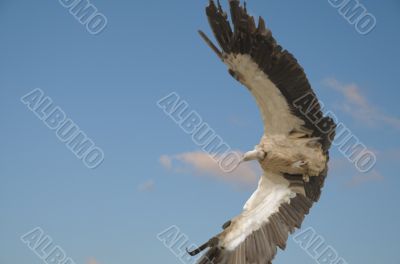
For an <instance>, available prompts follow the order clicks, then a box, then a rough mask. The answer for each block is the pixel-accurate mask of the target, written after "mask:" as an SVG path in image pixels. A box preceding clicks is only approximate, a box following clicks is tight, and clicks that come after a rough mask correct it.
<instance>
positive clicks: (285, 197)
mask: <svg viewBox="0 0 400 264" xmlns="http://www.w3.org/2000/svg"><path fill="white" fill-rule="evenodd" d="M229 3H230V9H231V18H232V24H233V30H232V27H231V24H230V22H229V21H228V15H227V14H226V13H225V12H224V11H223V10H222V7H221V5H220V4H219V2H218V5H215V3H214V1H213V0H210V5H209V6H208V7H207V9H206V11H207V16H208V19H209V23H210V25H211V28H212V31H213V33H214V36H215V38H216V39H217V41H218V43H219V46H220V48H221V49H222V50H220V49H219V48H218V47H216V46H215V45H214V44H213V43H212V42H211V41H210V39H209V38H208V37H207V36H206V35H205V34H204V33H203V32H200V34H201V36H202V37H203V39H204V40H205V41H206V42H207V44H208V45H209V46H210V47H211V48H212V50H213V51H214V52H215V53H216V54H217V56H218V57H219V58H220V59H221V60H222V61H223V62H224V63H225V64H226V65H227V66H228V68H229V73H230V74H231V75H232V76H233V77H234V78H236V79H237V80H238V81H239V82H241V83H242V84H243V85H245V86H246V87H247V88H248V90H249V91H250V92H251V94H252V95H253V96H254V98H255V100H256V102H257V104H258V106H259V108H260V111H261V114H262V118H263V121H264V134H265V136H266V137H268V136H273V135H284V136H285V135H286V136H289V135H291V134H298V135H299V137H309V138H317V139H318V140H319V142H320V143H321V147H322V149H323V150H324V152H325V153H326V155H327V156H328V150H329V148H330V146H331V142H332V140H333V138H334V136H335V127H336V124H335V123H334V121H333V120H332V119H331V118H329V117H324V115H323V113H322V111H321V106H320V104H319V102H318V99H317V98H316V95H315V93H314V92H313V91H312V89H311V86H310V84H309V82H308V80H307V77H306V75H305V73H304V70H303V68H302V67H301V66H300V65H299V64H298V62H297V61H296V59H295V58H294V57H293V56H292V55H291V54H290V53H289V52H288V51H286V50H284V49H282V47H281V46H279V45H278V44H277V43H276V41H275V39H274V38H273V37H272V34H271V31H270V30H268V29H267V28H266V27H265V22H264V20H263V19H262V18H260V19H259V23H258V25H256V23H255V20H254V18H253V17H251V16H250V15H248V13H247V10H246V7H241V6H240V2H239V1H238V0H229ZM326 174H327V168H326V169H325V171H324V172H322V173H321V175H320V176H318V177H312V178H311V179H310V182H307V183H306V182H304V181H303V179H302V175H285V174H274V173H272V172H265V175H264V176H263V177H262V178H261V180H260V183H259V186H258V189H257V191H256V192H255V193H254V194H253V195H252V197H251V198H250V200H249V201H248V202H247V203H246V205H245V207H244V210H243V212H242V213H241V214H240V215H239V216H238V217H236V218H235V219H233V220H232V221H231V222H229V223H228V224H226V225H224V228H225V229H224V231H223V232H222V233H221V234H219V235H217V236H216V237H215V238H213V239H211V240H210V241H209V242H208V243H206V244H205V245H203V246H202V247H200V248H199V249H197V250H195V251H194V252H192V254H193V255H194V254H197V253H199V252H200V251H201V250H203V249H205V248H207V247H209V248H210V249H209V250H208V251H207V252H206V254H205V255H204V256H203V257H202V258H201V259H200V262H199V263H200V264H209V263H213V264H223V263H224V264H231V263H236V264H247V263H255V264H261V263H262V264H265V263H267V264H268V263H269V264H270V263H271V262H272V260H273V258H274V257H275V255H276V252H277V248H278V247H280V248H282V249H283V248H285V245H286V241H287V238H288V236H289V234H290V233H292V232H293V231H294V229H295V228H299V227H300V225H301V223H302V221H303V219H304V216H305V215H306V214H308V212H309V210H310V208H311V207H312V204H313V202H316V201H318V199H319V197H320V194H321V188H322V187H323V184H324V181H325V178H326Z"/></svg>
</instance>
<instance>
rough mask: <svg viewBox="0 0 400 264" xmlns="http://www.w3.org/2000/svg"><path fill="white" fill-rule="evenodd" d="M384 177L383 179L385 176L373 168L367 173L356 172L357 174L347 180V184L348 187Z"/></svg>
mask: <svg viewBox="0 0 400 264" xmlns="http://www.w3.org/2000/svg"><path fill="white" fill-rule="evenodd" d="M384 179H385V177H384V176H383V175H382V174H380V173H379V172H378V171H376V170H373V171H371V172H369V173H364V174H357V175H355V176H353V178H351V179H350V180H349V181H348V182H347V186H348V187H358V186H360V185H363V184H365V183H372V182H381V181H383V180H384Z"/></svg>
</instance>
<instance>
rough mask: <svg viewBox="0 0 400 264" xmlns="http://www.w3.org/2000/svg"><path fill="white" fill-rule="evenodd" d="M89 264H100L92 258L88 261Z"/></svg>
mask: <svg viewBox="0 0 400 264" xmlns="http://www.w3.org/2000/svg"><path fill="white" fill-rule="evenodd" d="M87 264H99V262H97V260H96V259H94V258H90V259H89V260H88V262H87Z"/></svg>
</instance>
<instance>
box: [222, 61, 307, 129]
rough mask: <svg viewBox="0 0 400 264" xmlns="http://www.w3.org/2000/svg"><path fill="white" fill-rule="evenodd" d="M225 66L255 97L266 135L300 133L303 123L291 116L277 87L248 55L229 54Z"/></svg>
mask: <svg viewBox="0 0 400 264" xmlns="http://www.w3.org/2000/svg"><path fill="white" fill-rule="evenodd" d="M224 62H225V64H227V66H228V67H229V68H230V69H231V70H233V71H234V72H236V73H238V74H240V81H241V82H242V83H243V85H245V86H246V87H247V88H248V89H249V90H250V92H251V93H252V95H253V96H254V97H255V99H256V102H257V105H258V107H259V108H260V111H261V114H262V118H263V121H264V130H265V131H264V133H265V134H267V135H276V134H283V135H287V134H289V133H290V132H291V131H292V130H294V129H296V130H298V131H302V125H304V121H303V120H301V119H300V118H298V117H297V116H295V115H293V114H292V113H291V111H290V108H289V105H288V103H287V101H286V99H285V97H284V96H283V95H282V93H281V91H280V90H279V88H278V87H276V85H275V84H274V83H273V82H272V81H271V80H270V79H269V78H268V76H267V75H266V74H265V73H264V72H263V71H262V70H260V68H259V66H258V65H257V64H256V63H255V62H254V61H253V59H252V58H251V57H250V56H249V55H244V54H229V55H227V57H226V58H225V59H224Z"/></svg>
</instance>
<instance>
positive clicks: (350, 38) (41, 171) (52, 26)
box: [0, 0, 400, 264]
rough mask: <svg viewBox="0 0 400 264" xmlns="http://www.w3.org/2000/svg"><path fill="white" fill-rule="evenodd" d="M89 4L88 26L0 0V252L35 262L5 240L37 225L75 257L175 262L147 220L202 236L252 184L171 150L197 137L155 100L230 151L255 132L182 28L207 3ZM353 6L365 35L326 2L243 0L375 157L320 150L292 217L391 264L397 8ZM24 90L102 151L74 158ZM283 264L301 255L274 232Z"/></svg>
mask: <svg viewBox="0 0 400 264" xmlns="http://www.w3.org/2000/svg"><path fill="white" fill-rule="evenodd" d="M91 3H92V4H94V5H95V6H96V7H97V8H98V10H99V11H100V12H102V13H103V14H104V15H105V16H106V17H107V19H108V24H107V27H106V29H105V30H104V31H103V32H102V33H101V34H99V35H96V36H94V35H91V34H89V33H88V32H87V31H86V28H85V26H83V25H81V24H80V23H78V21H77V20H76V19H75V18H74V17H73V16H72V15H71V14H70V13H69V11H68V10H67V9H66V8H64V7H63V6H62V5H61V4H60V3H59V1H57V0H43V1H28V0H25V1H23V0H1V2H0V35H1V41H0V73H1V74H0V113H1V114H0V122H1V128H2V129H1V134H0V135H1V136H2V142H1V148H0V233H1V236H0V248H1V250H0V252H1V253H0V263H1V264H3V263H4V264H6V263H7V264H21V263H33V264H35V263H42V260H40V259H39V258H38V257H37V256H36V255H35V254H34V253H33V252H31V251H30V250H29V248H28V247H27V246H26V245H24V244H23V243H22V242H21V241H20V239H19V238H20V236H21V235H22V234H24V233H26V232H27V231H29V230H32V229H33V228H35V227H37V226H40V227H41V228H43V230H44V231H45V233H46V234H48V235H50V236H51V237H52V238H53V239H54V242H55V243H56V244H58V245H60V246H61V247H62V248H63V249H64V250H65V251H66V252H67V254H68V256H69V257H71V258H73V259H74V260H75V262H76V263H77V264H84V263H85V264H86V263H100V264H122V263H159V262H161V261H162V262H163V263H166V264H169V263H171V264H172V263H178V260H177V259H176V257H175V256H174V255H173V254H172V253H171V252H170V251H169V250H168V249H167V248H165V247H164V246H163V244H162V243H161V242H159V241H158V240H157V238H156V235H157V234H158V233H159V232H161V231H162V230H164V229H165V228H167V227H169V226H171V225H176V226H178V227H179V228H180V229H181V230H182V232H184V233H185V234H187V235H188V237H189V238H190V240H191V241H193V242H196V243H201V242H204V241H206V240H207V239H208V238H210V237H211V236H212V235H214V234H215V233H217V232H218V231H219V228H220V226H221V224H223V223H224V222H225V221H226V220H228V219H230V218H231V217H232V216H234V215H236V214H238V213H239V212H240V210H241V207H242V205H243V204H244V202H245V201H246V199H247V198H248V197H249V196H250V194H251V192H252V189H253V188H255V186H254V184H253V185H252V182H250V183H248V184H246V185H245V186H243V184H241V183H240V181H237V180H231V179H230V178H229V177H221V175H220V174H219V173H218V172H215V170H204V168H203V167H202V166H201V164H197V163H193V162H190V161H188V159H186V160H185V159H182V158H181V159H179V158H177V157H183V156H182V155H184V154H186V156H185V157H187V155H189V156H190V154H193V153H196V152H198V151H200V148H199V147H197V146H196V145H195V144H194V143H193V142H192V140H191V138H190V136H188V135H186V134H185V133H184V132H183V131H182V130H181V129H180V127H179V126H178V125H176V124H175V123H174V122H173V121H172V120H171V119H170V118H169V117H168V116H166V115H165V114H164V112H163V111H162V110H161V109H159V108H158V107H157V106H156V102H157V101H158V100H159V99H161V98H162V97H164V96H166V95H168V94H169V93H171V92H176V93H178V94H179V95H180V96H181V97H182V98H183V99H184V100H186V101H187V102H188V103H189V104H190V107H191V108H192V109H194V110H196V111H197V112H198V113H199V114H200V115H201V116H202V118H203V119H204V120H205V121H206V122H207V123H208V124H210V126H211V127H212V128H213V129H214V130H215V131H216V132H217V133H218V134H219V135H220V136H221V137H222V138H223V139H224V140H225V141H226V142H228V143H229V145H230V146H231V147H232V148H234V149H238V150H242V151H247V150H249V149H251V148H252V147H253V146H254V145H255V144H257V143H258V141H259V139H260V136H261V134H262V123H261V119H260V117H259V113H258V109H257V107H256V106H255V103H254V102H253V99H252V98H251V96H250V94H248V93H247V91H246V90H245V89H244V88H243V87H241V86H240V85H239V84H238V83H236V82H235V81H234V80H232V78H231V77H230V76H229V74H227V71H226V69H225V66H224V65H222V64H221V63H220V62H219V61H218V59H217V58H216V57H215V56H214V54H213V53H212V52H211V51H210V50H209V49H208V47H207V46H206V45H204V43H203V42H202V41H201V39H200V38H199V36H198V35H197V30H198V29H203V30H205V31H206V32H207V33H209V32H210V31H209V28H208V25H207V20H206V17H205V14H204V7H205V6H206V4H207V1H113V2H112V3H111V2H110V1H105V0H95V1H94V0H93V1H92V2H91ZM362 4H363V5H365V7H367V9H368V11H369V12H370V13H372V14H373V15H374V16H375V17H376V19H377V27H376V28H375V29H374V30H373V31H372V32H371V33H370V34H368V35H366V36H363V35H360V34H358V33H357V31H356V30H355V29H354V26H352V25H350V24H349V23H348V22H347V21H346V20H345V19H344V18H343V17H342V16H340V14H339V13H338V11H337V10H336V9H335V8H333V7H332V6H331V5H330V4H329V3H328V1H327V0H326V1H305V2H304V1H303V2H300V1H295V0H280V1H273V0H263V1H258V0H252V1H249V3H248V7H249V10H250V11H251V12H252V13H253V14H254V15H260V16H263V17H264V18H265V19H266V22H267V25H268V26H269V27H270V28H271V29H272V31H273V33H274V35H275V37H276V38H277V39H278V41H279V42H280V43H281V44H282V46H283V47H285V48H286V49H288V50H289V51H291V52H292V53H293V54H295V56H296V57H297V59H298V60H299V61H300V63H301V64H302V66H303V67H304V68H305V70H306V72H307V74H308V77H309V80H310V82H311V84H312V86H313V87H314V89H315V91H316V93H317V94H318V95H319V97H320V99H321V100H322V101H323V102H324V103H325V105H326V106H327V108H328V109H331V110H333V111H334V112H335V114H336V115H337V116H338V117H339V119H340V121H341V122H343V123H344V124H346V126H347V127H348V128H350V129H351V131H352V132H353V133H354V135H356V136H357V137H358V138H359V139H360V140H361V141H362V142H363V143H364V144H365V145H366V146H367V147H368V148H369V149H371V150H373V151H374V152H375V153H376V155H377V157H378V162H377V165H376V166H375V168H374V171H373V172H371V173H369V174H360V173H359V172H357V170H356V169H355V168H354V165H352V164H351V163H350V162H348V161H347V160H346V159H345V158H344V157H343V155H342V154H341V153H340V152H339V151H338V150H337V149H333V150H332V164H331V171H330V174H329V179H328V180H327V183H326V187H325V188H324V193H323V196H322V199H321V201H320V202H319V203H318V204H317V205H316V206H315V207H314V208H313V210H312V212H311V215H310V216H309V217H307V219H306V221H305V223H304V225H303V226H304V227H305V228H306V227H313V228H314V229H315V230H316V231H317V232H318V233H319V234H320V235H322V236H323V237H324V238H325V240H326V242H327V243H328V244H330V245H332V246H333V247H334V248H335V249H336V250H337V251H338V252H339V254H340V256H341V257H343V258H344V259H346V261H347V262H348V263H365V264H375V263H385V264H397V263H399V262H400V257H399V256H398V252H397V251H398V245H399V244H400V238H399V236H398V235H399V233H398V229H397V224H398V223H399V222H400V213H399V210H398V198H397V194H398V189H399V187H400V186H399V184H400V179H399V178H398V177H397V176H396V174H397V171H398V161H397V160H398V159H399V158H400V143H399V140H398V137H397V136H398V134H399V131H400V125H399V124H400V109H399V106H398V98H399V96H400V92H399V90H398V89H397V86H398V83H399V82H400V74H399V73H400V72H399V66H398V59H399V58H400V51H399V49H398V47H399V46H400V35H399V34H398V27H399V25H400V18H399V16H398V13H399V11H400V5H399V3H398V2H396V1H395V0H385V1H381V2H379V3H378V1H372V0H362ZM327 80H330V81H331V82H328V84H327ZM332 81H334V83H335V84H336V85H332ZM329 83H330V84H329ZM35 88H40V89H42V90H43V91H44V93H45V94H46V95H47V96H49V97H51V98H52V100H53V101H54V103H55V104H56V105H58V106H59V107H61V108H62V109H63V111H64V112H65V113H66V114H67V115H68V117H70V118H71V119H72V120H73V121H74V122H75V123H76V124H78V125H79V127H80V128H81V129H82V130H83V131H84V132H85V133H86V134H87V135H88V136H89V137H90V138H91V139H92V140H93V141H94V142H95V143H96V145H98V146H99V147H101V148H102V149H103V151H104V154H105V159H104V162H103V163H102V164H101V166H99V167H98V168H97V169H95V170H91V169H88V168H86V167H85V166H84V165H83V163H82V162H81V161H80V160H78V159H77V158H76V157H75V156H74V154H73V153H71V151H70V150H68V148H67V147H66V146H65V144H63V143H62V142H60V141H59V140H58V139H57V137H56V135H55V132H54V131H52V130H50V129H48V128H47V127H46V126H45V124H44V123H43V122H42V121H41V120H39V119H38V118H37V117H36V116H35V114H33V113H32V112H31V111H30V110H29V109H28V108H27V107H26V106H25V105H24V104H22V103H21V101H20V98H21V97H22V96H23V95H25V94H27V93H29V92H30V91H32V90H33V89H35ZM179 155H181V156H179ZM161 157H164V158H166V159H164V161H165V160H170V161H172V162H173V164H172V165H171V166H168V163H165V162H164V163H162V162H160V158H161ZM177 163H178V164H177ZM180 166H181V167H180ZM182 166H183V167H184V169H182ZM236 176H237V175H236ZM243 177H244V178H246V177H247V176H246V175H243ZM236 179H237V178H236ZM294 261H296V262H297V263H314V260H313V259H312V258H310V257H309V256H308V255H307V254H306V252H304V251H303V250H302V249H301V248H300V247H299V246H298V245H296V244H295V243H294V242H293V241H292V240H290V242H289V245H288V248H287V251H285V252H280V253H279V255H278V257H277V259H276V261H275V262H274V263H278V264H279V263H290V262H294Z"/></svg>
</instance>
